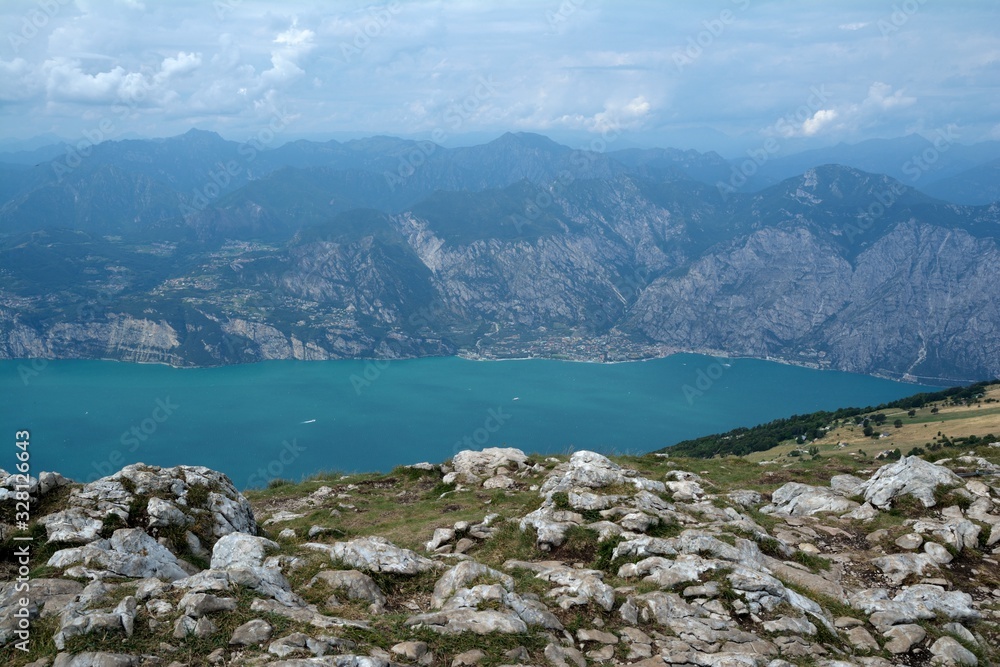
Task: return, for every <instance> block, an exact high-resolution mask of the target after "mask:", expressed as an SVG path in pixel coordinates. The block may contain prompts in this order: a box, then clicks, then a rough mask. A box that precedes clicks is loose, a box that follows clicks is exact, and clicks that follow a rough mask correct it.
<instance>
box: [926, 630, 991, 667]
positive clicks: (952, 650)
mask: <svg viewBox="0 0 1000 667" xmlns="http://www.w3.org/2000/svg"><path fill="white" fill-rule="evenodd" d="M931 655H933V656H934V660H933V662H934V663H935V664H938V665H946V666H947V667H952V666H953V665H964V666H965V667H976V665H977V664H979V659H978V658H976V655H975V654H974V653H973V652H972V651H970V650H969V649H967V648H965V647H964V646H962V645H961V644H959V643H958V642H957V641H955V639H954V638H952V637H941V638H939V639H938V640H937V641H936V642H934V643H933V644H931Z"/></svg>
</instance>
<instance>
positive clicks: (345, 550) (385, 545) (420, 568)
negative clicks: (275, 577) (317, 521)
mask: <svg viewBox="0 0 1000 667" xmlns="http://www.w3.org/2000/svg"><path fill="white" fill-rule="evenodd" d="M302 546H304V547H305V548H307V549H313V550H315V551H322V552H325V553H327V554H329V556H330V557H331V558H333V559H335V560H339V561H341V562H343V563H345V564H346V565H349V566H350V567H353V568H357V569H359V570H367V571H369V572H384V573H388V574H418V573H420V572H429V571H431V570H435V569H438V568H439V567H440V564H439V563H435V562H434V561H432V560H429V559H427V558H424V557H423V556H421V555H419V554H417V553H414V552H413V551H410V550H409V549H402V548H400V547H397V546H396V545H395V544H393V543H392V542H390V541H389V540H387V539H385V538H384V537H360V538H358V539H355V540H351V541H349V542H336V543H334V544H332V545H331V544H319V543H314V542H309V543H306V544H303V545H302Z"/></svg>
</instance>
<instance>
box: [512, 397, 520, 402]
mask: <svg viewBox="0 0 1000 667" xmlns="http://www.w3.org/2000/svg"><path fill="white" fill-rule="evenodd" d="M510 400H512V401H520V400H521V397H520V396H515V397H514V398H512V399H510Z"/></svg>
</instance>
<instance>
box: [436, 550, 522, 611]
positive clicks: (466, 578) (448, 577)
mask: <svg viewBox="0 0 1000 667" xmlns="http://www.w3.org/2000/svg"><path fill="white" fill-rule="evenodd" d="M480 578H485V579H492V580H494V581H498V582H499V583H500V584H501V585H502V586H503V587H504V588H505V589H507V590H508V591H513V590H514V579H513V578H512V577H511V576H510V575H509V574H504V573H503V572H500V571H498V570H494V569H493V568H491V567H487V566H485V565H483V564H482V563H477V562H476V561H472V560H466V561H462V562H461V563H459V564H458V565H456V566H455V567H453V568H451V569H450V570H448V571H447V572H445V573H444V574H443V575H442V576H441V578H440V579H438V580H437V583H435V584H434V593H433V594H432V595H431V607H432V608H433V609H440V608H441V607H443V606H444V603H445V602H446V601H447V600H448V598H449V597H451V596H452V595H453V594H454V593H455V591H457V590H459V589H461V588H464V587H465V586H466V585H467V584H469V583H470V582H472V581H473V580H476V579H480Z"/></svg>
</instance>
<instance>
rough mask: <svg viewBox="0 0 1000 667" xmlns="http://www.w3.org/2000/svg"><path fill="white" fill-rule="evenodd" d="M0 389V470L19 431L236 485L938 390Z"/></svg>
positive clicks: (682, 378)
mask: <svg viewBox="0 0 1000 667" xmlns="http://www.w3.org/2000/svg"><path fill="white" fill-rule="evenodd" d="M0 387H2V391H3V400H2V402H0V424H2V425H3V427H4V431H5V433H4V434H3V437H4V438H5V439H6V441H7V444H6V445H4V446H2V447H0V468H4V469H6V470H12V469H13V467H14V464H15V458H14V455H15V453H16V451H17V450H16V449H15V447H14V442H15V438H14V433H15V431H16V430H20V429H28V430H30V432H31V456H32V458H31V464H32V470H33V471H34V472H35V473H37V472H39V471H41V470H58V471H59V472H61V473H63V474H64V475H67V476H69V477H72V478H73V479H76V480H79V481H88V480H92V479H96V478H97V477H101V476H103V475H105V474H109V473H110V472H113V471H115V470H117V469H119V468H120V467H122V466H123V465H125V464H128V463H135V462H139V461H142V462H144V463H150V464H156V465H163V466H170V465H177V464H182V463H184V464H191V465H204V466H208V467H210V468H215V469H218V470H221V471H223V472H225V473H227V474H228V475H229V476H230V477H231V478H232V479H233V481H234V482H235V483H236V485H237V486H238V487H240V488H246V487H249V486H262V485H264V484H266V483H267V481H268V480H269V479H272V478H275V477H283V478H289V479H299V478H301V477H302V476H304V475H308V474H311V473H314V472H316V471H319V470H341V471H345V472H356V471H371V470H380V471H386V470H389V469H391V468H392V467H393V466H396V465H400V464H406V463H416V462H418V461H434V462H439V461H443V460H445V459H447V458H450V457H451V456H453V455H454V454H455V453H456V452H457V451H459V450H461V449H467V448H472V449H482V448H483V447H495V446H510V447H518V448H520V449H523V450H525V451H528V452H537V453H560V452H567V451H571V450H574V449H593V450H596V451H600V452H605V453H615V452H617V453H625V452H628V453H641V452H648V451H651V450H654V449H658V448H660V447H664V446H667V445H672V444H674V443H677V442H679V441H681V440H684V439H687V438H692V437H696V436H700V435H706V434H709V433H715V432H719V431H724V430H728V429H731V428H734V427H736V426H741V425H747V426H750V425H753V424H758V423H762V422H765V421H769V420H771V419H775V418H777V417H784V416H788V415H791V414H794V413H803V412H811V411H814V410H820V409H833V408H838V407H844V406H852V405H853V406H866V405H875V404H878V403H882V402H886V401H890V400H893V399H896V398H901V397H903V396H908V395H910V394H914V393H917V392H920V391H926V390H929V389H931V388H929V387H924V386H921V385H914V384H906V383H900V382H893V381H890V380H882V379H878V378H872V377H867V376H864V375H855V374H850V373H841V372H835V371H818V370H812V369H806V368H799V367H795V366H787V365H783V364H778V363H773V362H766V361H758V360H752V359H732V360H716V359H714V358H712V357H704V356H699V355H690V354H678V355H673V356H670V357H667V358H665V359H656V360H652V361H643V362H634V363H624V364H610V365H605V364H589V363H575V362H564V361H552V360H539V359H532V360H524V361H502V362H499V361H498V362H482V361H470V360H465V359H459V358H432V359H413V360H405V361H392V362H372V361H363V360H357V361H354V360H352V361H329V362H296V361H274V362H265V363H259V364H250V365H243V366H227V367H221V368H207V369H177V368H169V367H166V366H157V365H137V364H126V363H117V362H110V361H53V362H47V363H45V362H38V361H36V362H30V361H16V360H15V361H3V362H0ZM2 442H3V440H0V443H2ZM5 450H6V451H5Z"/></svg>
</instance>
